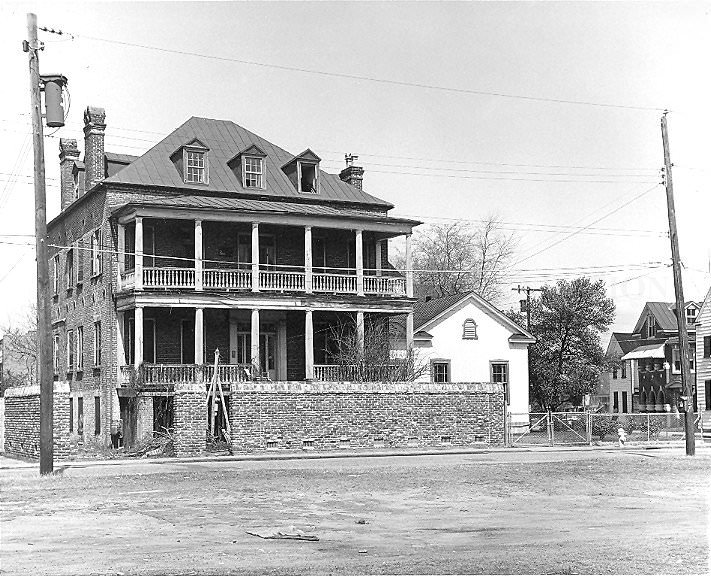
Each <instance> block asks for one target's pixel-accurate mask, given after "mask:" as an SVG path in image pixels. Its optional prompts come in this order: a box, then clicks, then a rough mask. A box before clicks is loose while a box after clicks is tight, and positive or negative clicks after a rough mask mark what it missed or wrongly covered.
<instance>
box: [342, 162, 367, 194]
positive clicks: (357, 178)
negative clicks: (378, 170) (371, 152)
mask: <svg viewBox="0 0 711 576" xmlns="http://www.w3.org/2000/svg"><path fill="white" fill-rule="evenodd" d="M356 160H358V156H353V154H346V167H345V168H344V169H343V170H341V173H340V174H339V177H340V178H341V180H343V181H344V182H348V184H350V185H351V186H355V187H356V188H358V190H362V189H363V167H362V166H355V165H354V164H353V162H355V161H356Z"/></svg>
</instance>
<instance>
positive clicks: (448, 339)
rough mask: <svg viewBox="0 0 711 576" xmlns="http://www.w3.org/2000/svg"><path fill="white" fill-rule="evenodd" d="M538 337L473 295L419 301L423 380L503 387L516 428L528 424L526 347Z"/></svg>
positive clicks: (417, 314) (417, 325)
mask: <svg viewBox="0 0 711 576" xmlns="http://www.w3.org/2000/svg"><path fill="white" fill-rule="evenodd" d="M535 341H536V339H535V337H534V336H533V335H532V334H531V333H530V332H529V331H528V330H526V329H525V328H523V327H522V326H519V325H518V324H517V323H516V322H514V321H513V320H511V319H510V318H509V317H508V316H507V315H506V314H504V313H503V312H502V311H501V310H499V309H498V308H496V307H495V306H494V305H493V304H491V303H490V302H488V301H486V300H485V299H484V298H482V297H481V296H479V295H478V294H476V293H475V292H465V293H462V294H453V295H450V296H444V297H441V298H425V299H423V300H418V301H417V303H416V304H415V306H414V342H415V349H416V350H417V351H418V353H419V358H418V360H419V361H420V362H423V363H425V364H426V366H427V370H425V371H424V372H423V375H422V379H425V380H429V381H431V382H433V383H438V382H481V381H489V382H495V383H499V384H502V385H503V386H504V388H505V391H506V410H507V412H508V414H509V417H510V419H511V420H510V421H511V422H512V424H514V425H515V424H516V423H517V422H521V423H522V424H528V413H529V394H528V392H529V390H528V346H529V345H530V344H534V343H535Z"/></svg>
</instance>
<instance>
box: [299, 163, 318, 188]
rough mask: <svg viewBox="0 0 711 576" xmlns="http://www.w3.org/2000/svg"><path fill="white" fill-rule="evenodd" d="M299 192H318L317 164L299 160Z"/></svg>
mask: <svg viewBox="0 0 711 576" xmlns="http://www.w3.org/2000/svg"><path fill="white" fill-rule="evenodd" d="M299 192H307V193H311V194H316V193H317V192H318V168H317V166H316V164H309V163H306V162H299Z"/></svg>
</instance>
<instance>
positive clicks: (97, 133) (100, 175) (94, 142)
mask: <svg viewBox="0 0 711 576" xmlns="http://www.w3.org/2000/svg"><path fill="white" fill-rule="evenodd" d="M105 119H106V111H105V110H104V109H103V108H97V107H95V106H88V107H87V109H86V110H85V111H84V167H85V178H86V184H85V185H84V189H85V190H86V191H87V192H88V191H89V190H91V189H92V188H93V187H94V185H95V184H96V183H97V182H101V181H102V180H103V179H104V175H105V172H104V131H105V130H106V124H105V123H104V120H105Z"/></svg>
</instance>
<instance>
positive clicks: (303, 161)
mask: <svg viewBox="0 0 711 576" xmlns="http://www.w3.org/2000/svg"><path fill="white" fill-rule="evenodd" d="M319 162H321V158H319V157H318V156H316V154H314V153H313V152H312V151H311V150H309V149H307V150H304V151H303V152H302V153H301V154H299V155H298V156H294V158H292V159H291V160H289V162H287V163H286V164H284V166H282V168H281V169H282V170H283V172H284V174H286V175H287V176H288V177H289V180H291V183H292V184H293V185H294V188H296V190H297V191H298V192H301V193H303V194H318V192H319V189H318V173H319Z"/></svg>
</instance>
